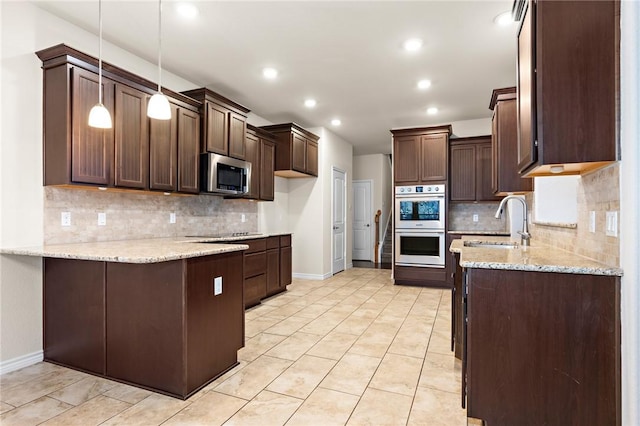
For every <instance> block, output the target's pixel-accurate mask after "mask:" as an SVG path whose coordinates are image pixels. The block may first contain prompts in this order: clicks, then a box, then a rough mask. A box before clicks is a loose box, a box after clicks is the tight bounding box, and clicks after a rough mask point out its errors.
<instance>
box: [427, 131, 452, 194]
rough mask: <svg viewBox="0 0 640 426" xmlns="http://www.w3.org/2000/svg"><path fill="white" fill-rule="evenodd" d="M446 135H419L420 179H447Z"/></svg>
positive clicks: (428, 180) (429, 180)
mask: <svg viewBox="0 0 640 426" xmlns="http://www.w3.org/2000/svg"><path fill="white" fill-rule="evenodd" d="M447 150H448V146H447V135H445V134H439V135H425V136H421V137H420V159H421V162H420V171H421V174H420V180H421V181H422V182H425V183H428V182H431V181H446V180H447Z"/></svg>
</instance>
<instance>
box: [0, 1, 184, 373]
mask: <svg viewBox="0 0 640 426" xmlns="http://www.w3.org/2000/svg"><path fill="white" fill-rule="evenodd" d="M0 24H1V25H0V34H1V36H0V37H1V39H0V43H1V51H2V63H1V66H0V70H1V76H0V90H1V94H2V95H1V96H0V105H1V107H2V114H1V120H2V121H1V123H0V124H1V125H0V203H1V207H2V208H1V211H2V213H1V215H0V247H10V246H28V245H37V244H41V243H42V241H43V187H42V70H41V68H40V67H41V65H42V63H41V62H40V60H39V59H38V57H37V56H36V55H35V53H34V52H36V51H37V50H41V49H44V48H47V47H50V46H53V45H55V44H58V43H66V44H68V45H70V46H71V47H74V48H76V49H78V50H81V51H83V52H86V53H88V54H91V55H95V56H97V53H98V52H97V51H98V39H97V37H96V36H94V35H93V34H91V33H88V32H86V31H84V30H82V29H80V28H78V27H76V26H74V25H72V24H70V23H68V22H66V21H63V20H61V19H59V18H56V17H55V16H53V15H51V14H49V13H48V12H45V11H43V10H41V9H40V8H38V7H36V6H34V5H33V4H31V3H28V2H5V1H2V2H0ZM103 55H104V59H105V61H107V62H110V63H113V64H114V65H118V66H121V67H123V68H126V69H127V70H129V71H132V72H133V73H136V74H138V75H141V76H143V77H146V78H148V79H150V80H152V81H154V80H155V79H156V77H157V75H156V73H157V68H156V65H155V64H152V63H149V62H146V61H144V60H142V59H140V58H137V57H136V56H134V55H132V54H130V53H128V52H126V51H124V50H122V49H119V48H117V47H115V46H113V45H111V44H109V43H106V42H105V43H104V47H103ZM163 82H164V83H165V84H166V85H167V87H169V88H171V89H173V90H176V91H180V90H186V89H191V88H194V87H195V86H194V85H193V84H191V83H189V82H188V81H186V80H184V79H181V78H179V77H177V76H174V75H171V74H169V73H164V74H163ZM41 264H42V261H41V259H39V258H22V257H16V256H6V255H0V311H1V313H0V334H1V335H2V344H1V345H0V369H1V370H6V369H8V368H12V366H13V367H15V366H19V365H20V363H29V362H33V359H35V358H37V357H41V351H42V268H41Z"/></svg>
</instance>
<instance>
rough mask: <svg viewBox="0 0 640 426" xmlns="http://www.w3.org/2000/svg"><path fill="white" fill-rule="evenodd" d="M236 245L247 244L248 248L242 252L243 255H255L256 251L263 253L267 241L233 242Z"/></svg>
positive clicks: (263, 239)
mask: <svg viewBox="0 0 640 426" xmlns="http://www.w3.org/2000/svg"><path fill="white" fill-rule="evenodd" d="M234 242H235V243H237V244H247V245H248V246H249V248H248V249H247V250H246V251H245V252H244V254H250V253H255V252H257V251H265V250H266V249H267V239H266V238H260V239H257V240H238V241H234Z"/></svg>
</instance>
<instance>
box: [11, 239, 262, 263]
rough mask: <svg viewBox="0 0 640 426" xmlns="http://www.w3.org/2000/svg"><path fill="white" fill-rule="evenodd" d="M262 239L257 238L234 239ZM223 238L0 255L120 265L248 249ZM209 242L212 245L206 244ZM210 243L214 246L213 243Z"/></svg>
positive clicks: (130, 242)
mask: <svg viewBox="0 0 640 426" xmlns="http://www.w3.org/2000/svg"><path fill="white" fill-rule="evenodd" d="M251 238H260V237H256V236H255V235H252V236H241V237H234V239H235V240H238V239H251ZM225 241H229V240H228V239H225V238H224V237H219V238H205V237H173V238H149V239H144V240H123V241H103V242H93V243H74V244H53V245H42V246H34V247H18V248H3V249H2V250H0V253H4V254H15V255H24V256H40V257H56V258H61V259H80V260H96V261H104V262H121V263H157V262H166V261H170V260H178V259H187V258H190V257H199V256H208V255H212V254H221V253H228V252H233V251H240V250H246V249H248V248H249V246H248V245H246V244H224V242H225ZM207 242H210V243H207ZM211 242H213V243H215V244H211Z"/></svg>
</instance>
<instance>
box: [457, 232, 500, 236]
mask: <svg viewBox="0 0 640 426" xmlns="http://www.w3.org/2000/svg"><path fill="white" fill-rule="evenodd" d="M447 234H451V235H502V236H508V235H511V234H510V233H509V232H507V231H447Z"/></svg>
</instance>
